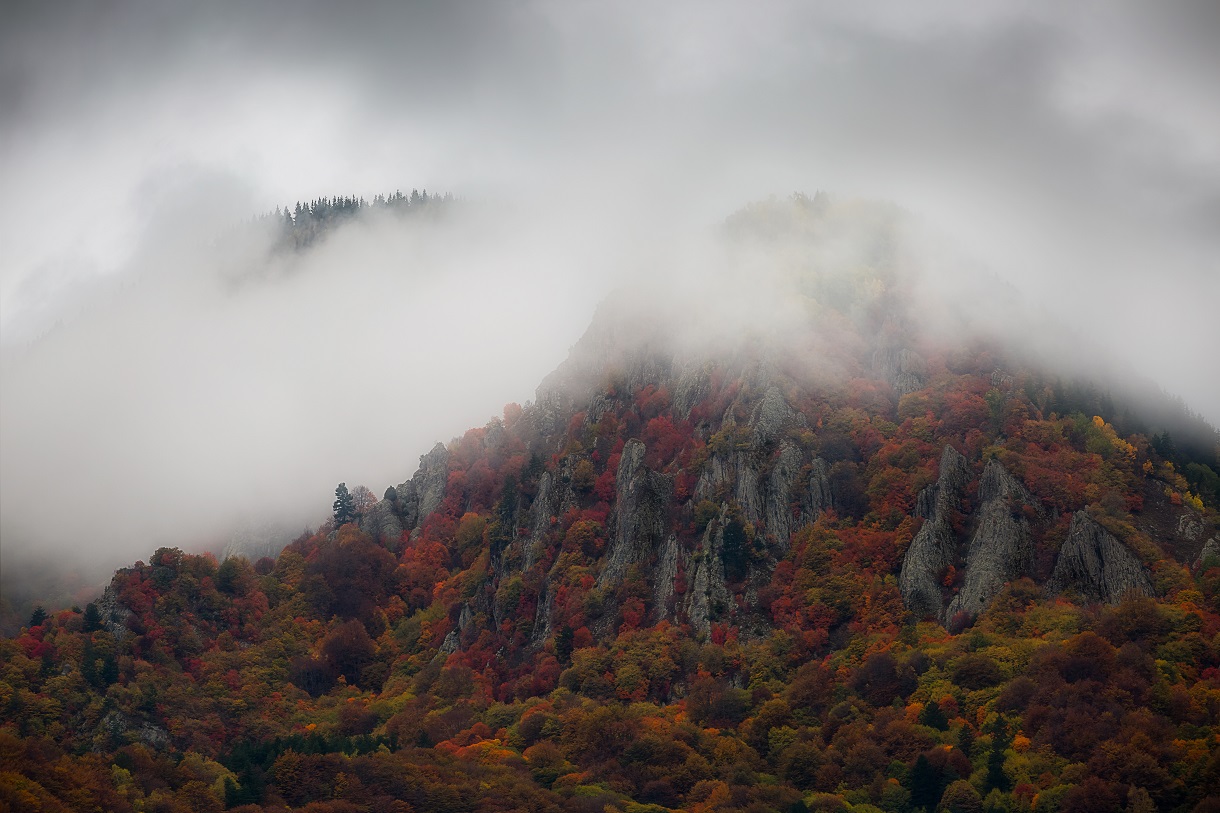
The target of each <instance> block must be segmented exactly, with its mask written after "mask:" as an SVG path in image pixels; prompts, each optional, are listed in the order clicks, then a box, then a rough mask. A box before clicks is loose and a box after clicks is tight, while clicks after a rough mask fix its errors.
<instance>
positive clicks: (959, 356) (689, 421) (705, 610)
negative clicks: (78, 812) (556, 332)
mask: <svg viewBox="0 0 1220 813" xmlns="http://www.w3.org/2000/svg"><path fill="white" fill-rule="evenodd" d="M911 234H912V232H911V226H910V223H909V218H908V217H907V216H906V215H905V214H903V213H902V212H901V211H900V210H898V209H897V208H895V207H892V206H887V205H879V204H872V203H865V202H858V201H833V200H831V199H829V198H828V197H826V196H824V195H818V196H816V197H814V198H806V197H803V196H796V197H794V198H793V199H790V200H786V201H768V202H765V203H761V204H756V205H753V206H751V207H748V208H747V209H745V210H743V211H742V212H739V213H738V214H736V215H734V216H732V217H731V218H729V219H728V221H726V223H725V225H724V228H723V230H722V234H721V235H720V239H721V240H722V243H721V244H720V245H721V248H722V249H723V251H722V253H721V254H719V255H717V256H718V257H721V258H722V261H717V262H711V263H709V264H708V265H707V267H701V268H698V269H694V270H693V271H692V273H691V274H690V275H689V276H688V277H683V281H682V283H681V284H678V285H670V286H667V285H662V284H657V285H656V286H655V287H641V288H637V289H633V290H631V291H624V292H621V293H620V294H618V295H616V296H614V297H612V298H611V299H609V300H608V301H607V302H606V303H605V304H604V305H603V306H602V308H601V309H600V310H599V312H598V314H597V315H596V317H595V319H594V322H593V324H592V325H591V326H590V327H589V329H588V331H587V333H586V334H585V335H584V336H583V337H582V338H581V339H580V341H579V342H578V343H577V344H576V345H575V346H574V347H573V348H572V351H571V354H570V356H569V358H568V360H567V361H566V362H565V363H564V364H563V365H562V366H561V367H560V368H559V369H557V370H556V371H555V372H554V373H553V374H552V375H551V376H549V377H548V378H547V379H546V380H545V381H543V382H542V384H541V386H540V387H539V389H538V392H537V397H536V399H535V401H534V402H532V403H531V404H527V405H526V406H524V407H519V406H516V405H509V406H508V407H506V408H505V410H504V414H503V416H502V417H501V418H497V419H493V420H492V421H490V422H488V423H487V425H486V426H484V427H482V428H479V429H473V430H471V431H469V432H467V433H466V434H465V435H464V436H463V437H461V438H458V439H456V440H454V441H453V442H451V443H449V444H447V445H445V444H438V445H437V446H436V447H435V448H434V449H433V450H432V451H431V452H429V453H428V454H427V455H424V456H423V457H422V458H421V460H420V464H419V467H418V469H417V471H416V472H415V474H414V475H413V476H412V477H411V478H410V479H408V480H406V481H405V482H403V483H401V484H400V485H398V486H392V487H390V488H388V489H386V490H385V492H384V496H383V498H382V499H381V500H380V501H377V502H375V503H372V504H370V505H365V506H363V509H362V511H361V515H360V517H359V519H358V521H357V522H351V523H347V524H343V525H341V526H339V527H335V524H334V523H330V524H328V525H326V526H323V527H322V528H320V529H319V530H318V531H317V532H316V533H306V534H303V535H302V536H301V537H299V538H298V539H296V540H295V541H293V542H292V543H291V544H289V545H288V546H287V547H286V548H284V550H283V552H281V553H280V555H279V556H278V558H276V559H275V560H272V559H270V558H263V559H260V560H258V561H257V562H256V563H255V564H251V563H250V562H249V561H248V560H247V559H245V558H242V557H240V556H233V557H230V558H227V559H225V560H224V561H223V562H219V563H218V562H217V561H216V560H215V559H213V558H211V557H208V556H193V555H190V554H186V553H183V552H181V551H179V550H176V549H161V550H158V551H157V552H156V553H154V554H153V556H152V558H151V560H150V561H149V562H148V563H147V564H145V563H143V562H141V563H137V564H136V565H135V566H133V567H131V568H125V569H123V570H120V571H119V572H118V573H116V574H115V577H114V580H113V582H112V583H111V585H110V587H109V588H107V590H106V592H105V594H104V595H103V596H102V598H101V599H100V600H99V601H98V602H96V603H94V604H90V605H88V606H87V607H86V608H85V611H84V612H81V613H75V612H71V611H64V612H60V613H57V614H54V615H52V616H50V617H48V618H37V617H36V618H33V619H31V624H30V625H29V626H28V627H27V628H26V629H25V630H23V632H22V633H21V634H20V635H19V636H17V637H15V638H12V639H8V640H5V641H4V642H3V644H2V646H3V649H0V652H3V673H2V674H0V707H2V708H3V709H4V711H3V716H2V718H0V720H2V727H0V748H2V749H3V753H4V765H5V769H4V771H5V772H4V774H3V775H4V777H5V779H4V781H3V783H2V784H0V804H4V805H7V806H8V809H13V810H18V809H20V810H38V809H45V810H60V809H65V810H66V809H76V808H77V807H82V806H90V805H92V806H94V807H100V808H102V809H107V810H143V809H156V810H220V809H223V808H230V809H244V810H247V811H250V810H255V809H264V810H283V809H288V808H292V809H307V810H310V811H325V810H334V811H354V810H371V811H407V810H421V811H422V810H526V809H528V810H598V811H601V810H619V811H663V810H667V809H682V810H751V811H762V810H783V811H788V810H810V809H817V810H864V811H875V810H878V809H881V810H888V811H907V810H915V809H919V808H927V809H932V808H936V809H944V810H989V811H990V810H995V811H999V810H1004V811H1017V810H1021V811H1025V810H1036V811H1043V810H1048V811H1049V810H1063V811H1079V810H1119V809H1124V810H1155V809H1161V810H1184V811H1189V810H1195V811H1205V810H1215V809H1220V796H1217V795H1215V794H1216V788H1218V787H1220V514H1218V513H1217V505H1218V497H1220V493H1218V492H1220V479H1218V478H1217V475H1216V471H1217V470H1218V469H1220V465H1218V464H1217V460H1216V454H1217V442H1216V441H1217V438H1216V433H1215V430H1214V429H1212V428H1210V427H1208V426H1206V424H1205V423H1203V422H1202V421H1201V420H1200V419H1198V418H1197V417H1196V416H1194V415H1192V414H1191V413H1190V412H1189V411H1188V410H1186V409H1185V408H1184V407H1182V406H1181V404H1180V403H1174V402H1173V400H1172V399H1170V398H1167V397H1165V396H1163V395H1161V394H1159V393H1158V392H1156V391H1155V390H1153V391H1152V392H1151V394H1149V391H1148V388H1147V387H1146V386H1145V385H1142V384H1140V382H1130V381H1124V380H1122V379H1121V377H1119V378H1114V377H1113V376H1112V375H1111V374H1107V373H1105V372H1104V371H1103V370H1101V368H1100V367H1099V366H1098V364H1097V363H1096V360H1095V358H1094V357H1093V356H1091V355H1090V353H1089V352H1088V351H1087V349H1085V350H1074V351H1073V352H1072V353H1068V352H1066V348H1067V347H1068V344H1067V343H1071V342H1077V341H1078V340H1077V337H1075V336H1074V335H1073V334H1072V333H1071V332H1070V329H1069V330H1065V329H1062V328H1057V327H1054V326H1048V325H1045V324H1044V323H1043V322H1042V321H1039V319H1038V317H1037V316H1036V314H1031V313H1030V312H1029V310H1028V308H1026V307H1025V306H1023V305H1021V303H1020V302H1019V298H1017V297H1016V295H1015V293H1014V292H1012V291H1011V289H1008V288H1007V287H1006V286H1004V285H1003V284H1002V283H1001V282H999V281H998V280H996V279H994V278H989V277H987V276H985V275H977V274H973V273H970V274H952V275H947V276H941V275H940V274H939V269H937V268H935V267H928V266H927V265H926V264H925V263H923V262H921V257H923V256H925V255H922V254H921V253H920V252H919V251H917V250H915V248H914V245H915V244H914V243H913V239H912V236H911ZM743 274H744V275H746V276H744V277H743ZM743 279H746V280H748V283H743ZM1034 333H1036V334H1037V335H1031V334H1034ZM1047 348H1050V349H1051V350H1052V351H1053V353H1052V354H1048V350H1047ZM1069 356H1070V357H1069ZM1082 369H1084V370H1088V371H1092V376H1093V377H1088V376H1083V375H1082V374H1081V370H1082ZM370 502H372V501H370Z"/></svg>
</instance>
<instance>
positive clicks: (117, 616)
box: [97, 581, 131, 640]
mask: <svg viewBox="0 0 1220 813" xmlns="http://www.w3.org/2000/svg"><path fill="white" fill-rule="evenodd" d="M97 612H98V615H99V616H101V619H102V624H103V626H105V627H106V631H107V632H109V633H110V634H111V635H113V636H114V637H115V639H116V640H118V639H121V638H122V637H123V636H124V635H126V634H127V619H128V618H129V617H131V610H129V609H127V608H126V607H124V606H123V605H122V604H120V603H119V594H118V593H117V592H116V591H115V589H114V582H113V581H112V582H111V583H110V584H108V585H106V589H105V590H103V591H102V597H101V598H99V599H98V600H97Z"/></svg>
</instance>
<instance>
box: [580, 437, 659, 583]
mask: <svg viewBox="0 0 1220 813" xmlns="http://www.w3.org/2000/svg"><path fill="white" fill-rule="evenodd" d="M644 452H645V449H644V444H643V443H642V442H641V441H639V440H635V439H633V440H629V441H627V443H626V445H624V446H623V454H622V457H621V458H620V459H619V465H618V473H617V477H616V481H615V482H616V488H617V491H618V493H617V500H616V503H615V509H614V513H615V520H614V530H615V532H614V539H613V541H612V542H611V544H610V550H609V552H608V553H607V556H606V564H605V567H604V569H603V570H602V573H601V576H600V577H599V578H598V585H599V586H602V587H605V586H611V587H613V586H616V585H618V584H619V583H620V582H622V580H623V577H624V576H626V575H627V568H628V567H630V566H631V565H632V564H634V563H636V562H643V561H647V560H648V559H649V558H651V557H652V555H653V554H654V553H656V552H657V551H659V550H660V548H661V543H662V542H663V541H664V540H665V538H666V536H667V534H666V528H665V513H666V507H667V506H668V504H669V499H670V492H671V491H672V488H671V486H670V483H669V479H668V478H666V477H665V476H664V475H661V474H657V473H656V472H653V471H649V470H648V469H647V468H646V467H645V466H644Z"/></svg>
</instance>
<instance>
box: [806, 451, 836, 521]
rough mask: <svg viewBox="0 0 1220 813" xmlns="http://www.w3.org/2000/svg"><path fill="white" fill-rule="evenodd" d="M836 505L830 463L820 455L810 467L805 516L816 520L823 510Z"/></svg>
mask: <svg viewBox="0 0 1220 813" xmlns="http://www.w3.org/2000/svg"><path fill="white" fill-rule="evenodd" d="M832 507H834V492H833V490H832V489H831V487H830V464H829V463H827V462H826V461H825V460H823V459H822V458H820V457H815V458H814V459H813V463H812V465H810V467H809V488H808V489H806V491H805V505H804V509H805V517H806V518H807V519H808V520H809V521H810V522H814V521H816V520H817V518H818V517H819V516H821V515H822V512H823V511H827V510H829V509H830V508H832Z"/></svg>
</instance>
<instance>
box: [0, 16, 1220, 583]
mask: <svg viewBox="0 0 1220 813" xmlns="http://www.w3.org/2000/svg"><path fill="white" fill-rule="evenodd" d="M0 32H2V33H0V175H2V176H3V177H4V178H5V179H6V188H7V190H8V191H9V194H8V195H6V196H5V197H4V200H3V201H2V202H0V342H2V343H3V348H4V349H3V353H4V362H3V365H4V366H3V386H2V397H3V411H2V414H0V420H2V425H3V455H2V458H3V463H2V464H0V465H2V466H3V468H2V472H0V473H2V485H3V488H2V490H0V508H2V511H0V520H2V523H3V527H2V529H0V531H2V534H3V543H4V546H3V547H4V552H5V555H6V556H11V555H12V551H13V550H14V549H15V548H17V547H19V546H25V545H38V546H45V547H46V549H48V550H53V551H56V552H58V551H70V552H71V553H72V555H73V556H81V557H84V556H95V555H96V556H97V557H99V558H105V559H107V563H108V564H117V563H121V562H122V561H125V560H127V559H130V558H133V557H135V556H146V555H147V554H148V552H150V551H151V550H152V548H154V547H155V546H156V545H158V544H162V543H165V544H189V543H191V542H192V541H193V540H195V539H198V538H199V537H201V536H205V537H206V536H208V535H209V534H210V533H213V532H216V533H219V529H218V528H217V527H216V522H215V520H216V518H217V517H221V516H224V517H229V516H231V515H232V514H233V513H234V512H238V513H240V512H252V513H257V512H278V513H284V514H288V515H291V516H292V517H294V518H295V517H297V516H299V515H300V513H301V512H302V511H303V510H305V506H306V504H308V505H311V506H317V507H318V508H320V509H321V510H322V511H324V510H325V507H326V505H327V504H328V501H329V495H330V491H331V490H332V489H333V487H334V481H336V480H340V479H346V480H347V481H348V482H349V484H351V483H352V482H365V483H366V484H368V485H369V486H370V487H372V488H374V490H376V491H379V490H380V489H381V488H383V487H384V486H385V485H386V484H388V483H390V482H398V481H400V480H401V479H403V478H405V477H406V476H407V475H409V474H410V472H411V470H412V469H413V468H414V461H415V459H416V457H417V456H418V455H419V454H421V453H422V452H423V451H426V449H427V448H428V446H430V445H431V443H432V442H434V441H435V440H438V439H442V440H443V439H447V438H449V437H452V436H453V435H454V434H457V433H459V432H461V431H462V430H463V429H464V428H466V427H468V426H472V425H480V424H482V423H483V422H485V420H486V419H487V418H488V417H490V416H491V415H493V414H495V413H496V412H497V411H498V410H499V408H500V406H501V405H502V404H503V403H504V402H506V401H509V400H524V399H526V398H529V397H530V396H531V393H532V390H533V387H534V385H535V384H536V383H537V382H538V380H540V379H541V377H542V376H543V375H544V374H545V373H546V372H547V371H548V370H549V369H551V368H553V367H554V366H555V364H556V363H558V361H559V360H560V359H561V358H562V357H563V355H564V354H565V352H566V350H567V347H568V346H569V345H570V344H571V343H573V342H574V341H575V340H576V338H577V337H578V336H579V334H580V332H581V330H582V329H583V326H584V324H585V322H586V321H587V319H588V317H589V314H590V313H591V312H592V310H593V307H594V305H595V303H596V302H597V301H598V299H599V298H600V297H601V296H602V295H603V294H604V293H605V292H606V291H607V290H608V289H609V287H611V285H612V284H613V283H615V282H618V281H621V280H623V279H626V278H630V276H631V275H632V274H645V275H647V274H657V273H661V271H662V270H663V269H664V268H665V267H666V264H667V262H670V263H672V264H675V265H677V264H679V263H678V260H676V259H674V258H675V256H676V254H675V252H676V251H677V250H678V249H676V248H674V247H675V246H678V247H680V246H682V245H683V244H684V242H683V241H684V240H688V239H689V238H690V235H692V234H696V233H698V232H699V230H700V229H703V228H706V227H707V225H708V224H711V223H714V222H716V221H718V220H719V219H721V218H723V217H724V216H725V215H726V214H728V213H729V212H731V211H733V210H735V209H736V208H738V207H739V206H741V205H742V204H744V203H746V202H748V201H750V200H753V199H757V198H760V197H765V196H767V195H771V194H779V195H785V194H787V193H789V192H791V191H796V190H799V191H805V192H809V193H812V192H814V191H815V190H818V189H829V190H832V191H835V192H837V193H840V194H843V195H862V196H868V197H876V198H882V199H888V200H894V201H896V202H898V203H899V204H901V205H903V206H904V207H906V208H908V209H911V210H914V211H916V212H918V213H919V214H921V215H922V216H923V217H924V218H925V219H926V220H927V221H928V223H929V224H930V225H931V226H933V227H934V228H936V229H939V230H941V231H943V232H944V233H946V234H947V235H949V236H950V238H951V239H952V240H954V241H955V242H957V243H958V244H959V245H961V246H963V248H964V250H965V251H967V252H969V253H972V254H973V255H975V256H977V257H978V258H980V260H981V261H983V262H985V263H987V264H988V266H989V267H990V268H992V269H993V270H994V271H995V272H996V273H997V274H999V275H1000V276H1001V277H1003V278H1005V279H1007V280H1008V281H1010V282H1011V283H1012V284H1013V285H1014V286H1015V287H1017V288H1018V289H1020V290H1022V291H1023V292H1024V293H1025V294H1026V295H1027V296H1028V297H1030V298H1031V299H1032V300H1033V301H1034V302H1036V303H1038V304H1040V305H1042V306H1045V307H1046V308H1048V309H1049V310H1050V311H1051V312H1052V313H1054V314H1055V315H1056V316H1058V317H1059V318H1060V319H1062V320H1064V321H1066V322H1069V323H1070V324H1071V326H1072V327H1073V329H1075V330H1077V331H1078V332H1080V333H1081V334H1082V335H1086V336H1087V337H1088V338H1089V340H1090V341H1093V342H1095V343H1097V344H1100V345H1103V346H1107V347H1109V348H1111V349H1112V351H1113V353H1114V355H1115V357H1116V358H1119V359H1121V360H1122V363H1123V364H1125V365H1127V366H1128V367H1129V368H1130V370H1131V372H1132V373H1136V374H1143V375H1148V376H1151V377H1153V378H1155V379H1156V380H1157V381H1159V382H1160V383H1161V384H1162V385H1163V386H1164V387H1165V388H1166V389H1167V390H1169V391H1171V392H1174V393H1177V394H1181V395H1182V396H1183V397H1185V399H1186V400H1187V402H1188V403H1189V404H1190V405H1191V406H1193V407H1194V408H1195V409H1197V410H1198V411H1200V412H1202V413H1203V414H1204V415H1206V416H1207V417H1209V418H1210V419H1211V420H1212V422H1213V423H1217V422H1220V374H1217V369H1216V363H1215V359H1214V357H1213V356H1214V351H1213V350H1212V348H1214V347H1215V346H1217V345H1218V344H1220V327H1218V325H1220V320H1217V319H1216V304H1215V303H1217V302H1220V261H1218V260H1217V258H1220V146H1218V143H1217V141H1216V139H1215V138H1214V135H1215V133H1217V132H1220V105H1218V104H1217V103H1216V101H1215V87H1214V79H1213V78H1212V77H1215V76H1217V75H1220V54H1217V52H1216V49H1215V48H1214V42H1215V37H1216V35H1217V34H1220V14H1218V12H1217V7H1216V6H1215V4H1213V3H1207V2H1197V3H1181V4H1174V5H1172V6H1169V7H1166V6H1163V5H1162V6H1158V7H1156V8H1152V7H1147V6H1145V5H1144V4H1138V3H1134V2H1132V3H1100V2H1097V3H1084V4H1077V5H1074V6H1071V7H1068V8H1053V9H1052V8H1041V7H1034V8H1030V7H1028V4H1022V3H1016V2H1011V3H997V4H987V5H986V6H985V7H979V6H978V5H977V4H968V3H954V2H937V3H931V4H920V5H919V6H918V7H917V8H912V7H910V5H909V4H899V3H865V4H852V5H851V7H850V8H847V7H843V6H840V5H838V4H805V3H785V2H770V3H762V4H748V5H746V4H734V3H697V4H696V3H675V4H667V5H664V6H662V7H657V6H656V4H639V5H622V4H605V5H602V4H593V3H567V2H562V3H561V2H510V3H472V4H448V3H414V4H376V3H370V4H363V5H360V6H359V7H348V6H345V7H344V8H343V9H342V10H336V9H333V8H330V7H328V6H327V5H326V4H322V3H316V4H310V3H275V2H272V3H266V4H259V5H258V6H257V7H254V8H235V7H226V6H223V4H221V5H218V4H209V5H206V6H201V5H199V4H186V3H181V4H175V3H151V2H148V3H144V2H119V3H108V4H96V3H85V2H81V3H77V4H71V3H69V4H54V5H48V4H37V3H24V4H23V3H17V4H8V5H6V6H5V9H4V11H2V12H0ZM396 187H400V188H404V189H409V188H412V187H418V188H427V189H430V190H433V191H444V192H453V193H455V194H458V195H460V196H462V197H464V198H465V199H467V200H468V201H477V202H480V205H482V203H483V202H487V203H488V204H489V206H490V207H491V208H494V209H495V210H496V211H497V213H498V214H497V215H496V217H495V218H490V217H484V216H482V215H475V216H473V217H472V218H471V219H468V220H462V221H461V222H459V223H452V224H449V225H447V226H445V227H444V228H443V229H441V230H439V231H435V232H431V233H424V232H422V231H420V230H412V229H408V230H406V231H401V230H397V229H388V228H386V227H385V225H384V224H380V225H379V224H378V223H376V222H372V223H367V224H362V225H359V226H353V227H351V228H349V229H345V230H343V231H342V232H340V233H337V234H336V235H335V236H334V239H333V240H331V241H328V242H327V243H326V244H325V245H323V246H321V247H320V248H319V249H318V250H317V251H316V252H313V253H311V254H309V255H308V256H306V257H304V258H301V259H300V260H299V265H300V267H298V268H295V269H283V268H272V269H270V270H266V269H264V271H265V272H266V273H264V274H263V276H261V277H259V278H258V280H257V281H256V282H254V283H251V284H248V285H245V286H242V287H241V288H240V290H237V289H235V288H234V287H233V285H232V279H233V278H234V276H240V275H241V274H242V273H244V272H243V270H242V269H243V267H244V266H243V263H246V262H248V261H250V259H249V258H252V257H262V256H264V253H262V252H261V248H260V247H259V246H257V245H247V244H245V243H242V244H241V245H240V246H238V247H236V248H235V247H234V246H233V244H232V243H226V242H225V241H224V240H219V241H218V240H217V239H216V238H217V235H222V234H231V233H233V229H234V228H236V226H237V224H238V223H240V222H241V221H243V220H245V219H246V218H248V217H249V216H250V215H252V214H255V213H259V212H265V211H269V210H271V209H272V208H274V207H275V206H276V205H282V204H291V203H293V202H295V201H297V200H307V199H310V198H313V197H317V196H330V195H336V194H339V195H346V194H358V195H365V196H371V195H373V194H375V193H378V192H388V191H392V190H393V189H394V188H396ZM475 208H477V207H475ZM243 239H246V238H243ZM56 324H59V325H60V327H58V328H56V327H55V325H56ZM315 510H316V509H315ZM200 541H204V540H200Z"/></svg>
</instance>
